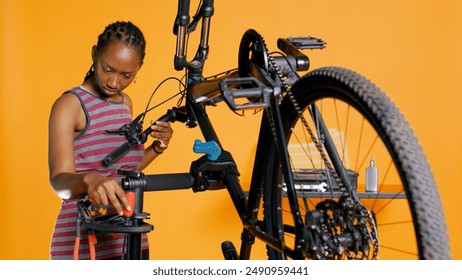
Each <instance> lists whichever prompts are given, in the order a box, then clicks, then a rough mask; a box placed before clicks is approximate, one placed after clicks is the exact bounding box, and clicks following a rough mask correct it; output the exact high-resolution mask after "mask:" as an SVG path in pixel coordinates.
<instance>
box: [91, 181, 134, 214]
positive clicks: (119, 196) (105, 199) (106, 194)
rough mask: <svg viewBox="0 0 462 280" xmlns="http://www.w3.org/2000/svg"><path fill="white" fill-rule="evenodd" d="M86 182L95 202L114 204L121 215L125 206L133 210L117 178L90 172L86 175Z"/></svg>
mask: <svg viewBox="0 0 462 280" xmlns="http://www.w3.org/2000/svg"><path fill="white" fill-rule="evenodd" d="M84 183H85V184H86V185H87V192H88V196H89V198H90V199H91V200H93V202H95V203H97V204H100V205H109V204H112V205H113V206H114V208H115V210H116V211H117V213H118V214H119V215H121V216H122V215H123V207H125V209H127V210H128V211H131V207H130V204H129V203H128V200H127V197H126V196H125V192H124V190H123V189H122V187H121V186H120V185H119V183H118V182H117V181H116V180H114V179H111V178H108V177H104V176H101V175H99V174H96V173H88V174H86V175H85V177H84ZM121 203H122V204H121Z"/></svg>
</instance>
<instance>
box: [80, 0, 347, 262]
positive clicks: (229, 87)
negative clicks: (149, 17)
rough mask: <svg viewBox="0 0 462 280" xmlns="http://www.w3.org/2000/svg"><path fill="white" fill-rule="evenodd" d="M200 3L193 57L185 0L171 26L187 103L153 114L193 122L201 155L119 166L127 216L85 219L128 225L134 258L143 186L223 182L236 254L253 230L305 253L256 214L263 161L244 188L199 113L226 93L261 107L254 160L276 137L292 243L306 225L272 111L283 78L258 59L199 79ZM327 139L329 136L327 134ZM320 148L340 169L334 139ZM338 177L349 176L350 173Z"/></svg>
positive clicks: (302, 63)
mask: <svg viewBox="0 0 462 280" xmlns="http://www.w3.org/2000/svg"><path fill="white" fill-rule="evenodd" d="M199 11H200V12H199V15H200V18H202V30H201V38H200V45H199V48H198V50H197V53H196V55H195V57H194V59H193V60H192V61H190V62H189V61H188V60H187V56H186V53H185V50H186V37H187V33H189V32H190V30H188V29H194V28H195V25H196V24H197V21H198V17H196V18H194V21H193V23H192V24H190V22H189V0H179V4H178V15H177V17H176V20H175V28H174V33H175V35H176V36H177V46H176V53H175V60H174V66H175V69H176V70H178V71H180V70H183V69H186V77H187V81H188V82H187V89H186V103H185V106H183V107H180V108H172V110H169V111H168V112H167V113H166V114H165V115H164V116H162V117H161V118H160V120H163V121H170V122H175V121H180V122H184V123H186V124H187V125H188V126H190V127H194V126H196V125H198V126H199V128H200V130H201V132H202V135H203V137H204V139H205V141H206V142H205V143H196V145H195V147H196V148H197V151H198V152H199V153H205V155H204V156H202V157H201V158H199V159H198V160H196V161H194V162H193V163H192V164H191V169H190V171H189V172H185V173H175V174H157V175H145V174H143V173H140V172H125V173H124V172H121V174H124V175H126V178H124V179H122V187H123V188H124V190H126V191H128V192H135V194H136V202H135V207H134V208H135V209H134V214H133V216H132V217H131V218H126V221H125V223H124V225H123V226H112V227H105V226H101V225H100V224H94V223H93V224H92V223H91V222H90V221H89V223H88V225H87V226H88V227H89V228H92V229H97V230H107V231H113V232H124V233H127V234H128V235H129V238H128V246H127V248H128V249H127V250H128V253H129V254H128V258H129V259H138V258H139V256H140V252H141V249H140V248H141V233H144V232H149V231H151V230H152V229H153V227H152V226H150V225H149V224H146V223H144V221H143V220H144V219H146V218H149V215H147V214H146V213H143V211H142V210H143V194H144V192H149V191H161V190H180V189H189V188H192V189H193V191H194V192H199V191H206V190H211V189H214V190H215V189H223V188H226V189H227V190H228V193H229V196H230V198H231V200H232V201H233V204H234V207H235V210H236V212H237V214H238V215H239V217H240V219H241V222H242V225H243V232H242V236H241V237H242V244H241V248H240V253H239V258H240V259H249V258H250V253H251V247H252V244H253V243H254V241H255V238H258V239H260V240H262V241H263V242H264V243H265V244H267V245H268V246H271V247H272V248H274V249H276V250H278V251H280V252H282V253H284V254H285V255H286V256H288V257H290V258H293V259H300V258H303V257H306V248H304V247H303V246H302V245H300V246H296V247H295V248H296V249H294V250H293V249H290V248H288V247H286V246H285V244H284V242H283V241H281V240H280V239H278V238H275V237H273V236H271V235H269V234H267V233H265V231H264V230H262V228H263V227H262V222H261V221H259V220H258V218H257V214H258V211H256V210H257V209H258V208H259V207H260V202H261V193H262V189H261V188H262V184H261V182H262V181H264V180H265V175H264V174H263V170H262V167H261V166H259V165H258V164H255V165H254V169H253V172H252V178H251V184H250V189H249V192H248V195H247V194H246V193H245V192H244V190H243V188H242V186H241V185H240V183H239V180H238V176H239V171H238V170H237V167H236V164H235V162H234V160H233V158H232V155H231V154H230V153H229V152H228V151H226V150H225V148H224V147H223V146H222V145H221V143H220V139H219V137H218V135H217V134H216V132H215V130H214V128H213V126H212V124H211V122H210V120H209V117H208V115H207V113H206V107H207V105H209V104H215V103H217V102H221V101H226V103H227V104H228V105H229V107H230V108H231V110H245V109H263V111H264V113H263V114H262V120H261V126H260V134H259V139H258V145H257V152H256V158H255V163H257V162H264V161H265V158H261V157H264V156H265V155H266V154H267V153H266V152H265V149H268V146H269V145H270V143H272V141H275V142H276V144H277V149H278V155H279V159H280V162H281V165H282V170H283V176H284V179H285V184H286V185H285V186H284V187H285V188H287V197H288V200H289V204H290V209H291V212H292V215H293V218H294V227H295V232H296V234H295V236H296V237H295V239H296V240H295V242H296V244H303V242H302V240H303V239H304V238H306V232H305V231H306V228H305V226H304V222H303V218H302V216H301V213H300V210H299V208H298V204H297V203H296V200H297V194H296V191H295V187H294V180H293V174H292V171H291V168H290V162H289V155H288V151H287V149H286V140H285V132H284V128H283V125H282V120H281V115H280V112H279V101H280V98H281V97H282V95H283V92H281V91H282V88H283V85H282V83H281V82H280V81H278V80H276V79H274V78H272V77H270V75H268V73H267V71H266V70H265V69H264V66H262V65H258V64H256V63H253V64H252V65H251V67H250V68H251V70H250V71H249V72H250V73H248V75H247V77H242V75H241V74H242V69H238V70H233V71H230V72H228V73H225V74H224V75H221V76H216V77H214V78H212V79H209V80H204V78H203V77H202V71H203V67H204V64H205V61H206V58H207V54H208V36H209V31H210V19H211V17H212V15H213V0H204V1H203V3H202V6H201V8H200V9H199ZM246 35H247V36H248V37H249V38H250V39H249V40H253V39H254V38H253V37H252V36H254V34H253V33H252V32H249V33H248V34H246ZM278 43H281V44H280V49H282V50H283V51H284V52H285V53H287V54H289V55H287V57H284V58H283V59H281V63H282V64H284V63H285V64H290V67H289V68H291V69H292V70H291V71H294V70H293V69H294V68H296V69H302V70H306V69H308V66H309V60H308V58H307V57H306V56H305V55H303V54H301V53H300V52H298V51H297V49H296V48H295V47H293V46H290V43H288V42H278ZM288 44H289V45H288ZM278 45H279V44H278ZM288 46H289V47H288ZM314 48H315V47H314ZM318 48H320V47H318ZM244 58H245V54H244ZM246 59H248V58H246ZM240 67H241V66H240ZM295 79H296V78H295ZM240 98H245V99H252V98H259V99H261V101H259V102H253V103H252V102H250V103H248V104H238V103H237V102H236V101H237V100H239V99H240ZM312 110H313V112H314V115H315V117H316V108H315V107H313V108H312ZM270 120H271V125H270ZM321 124H322V120H321ZM319 131H320V133H323V134H325V136H326V139H327V142H329V139H330V137H329V134H328V132H327V129H326V128H324V127H322V126H321V127H320V130H319ZM150 132H151V131H150V130H149V129H148V130H146V131H145V132H144V133H143V136H142V137H140V138H141V140H138V141H130V143H132V142H133V143H136V142H138V143H139V142H142V143H144V141H146V138H147V137H146V136H147V135H149V133H150ZM271 134H272V135H273V136H274V137H273V138H268V137H267V136H268V135H271ZM330 142H332V141H331V140H330ZM130 147H131V145H128V146H126V147H125V149H129V148H130ZM326 149H327V150H328V153H330V154H331V156H332V157H334V158H337V161H338V164H337V165H336V166H335V169H336V170H337V172H338V174H340V176H341V177H343V176H347V175H346V172H345V170H344V168H343V166H342V165H341V161H340V158H339V156H338V154H337V155H336V154H335V153H336V150H335V147H331V148H329V147H328V146H327V147H326ZM217 151H218V152H217ZM116 153H118V154H119V155H121V154H122V153H123V152H121V151H116ZM114 159H115V158H114V157H110V160H109V162H111V161H112V160H114ZM345 178H346V177H345ZM342 179H344V178H342ZM344 181H346V182H348V181H349V180H344ZM275 187H277V186H275ZM346 187H349V186H346Z"/></svg>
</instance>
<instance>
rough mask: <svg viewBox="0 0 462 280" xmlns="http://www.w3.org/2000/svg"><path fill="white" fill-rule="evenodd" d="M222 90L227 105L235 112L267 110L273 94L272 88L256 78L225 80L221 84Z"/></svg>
mask: <svg viewBox="0 0 462 280" xmlns="http://www.w3.org/2000/svg"><path fill="white" fill-rule="evenodd" d="M220 90H221V92H222V94H223V97H224V99H225V101H226V103H227V104H228V106H229V107H230V108H231V109H232V110H234V111H236V110H245V109H264V108H267V107H268V106H269V103H270V97H271V95H272V94H273V90H272V89H271V88H270V87H268V86H266V85H264V84H263V83H262V82H260V81H259V80H257V79H256V78H254V77H240V78H227V79H224V80H222V81H221V82H220ZM242 101H244V102H242Z"/></svg>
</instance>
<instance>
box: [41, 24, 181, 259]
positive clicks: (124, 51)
mask: <svg viewBox="0 0 462 280" xmlns="http://www.w3.org/2000/svg"><path fill="white" fill-rule="evenodd" d="M145 45H146V43H145V39H144V36H143V34H142V32H141V31H140V30H139V29H138V28H137V27H136V26H135V25H133V24H132V23H131V22H115V23H113V24H110V25H109V26H107V27H106V29H105V30H104V32H103V33H102V34H101V35H99V37H98V42H97V45H95V46H93V49H92V53H91V54H92V60H93V64H92V66H91V68H90V70H89V71H88V73H87V75H86V77H85V79H84V82H83V83H82V84H81V85H80V86H78V87H75V88H73V89H71V90H69V91H66V92H65V93H64V94H63V95H61V96H60V97H59V98H58V99H57V100H56V101H55V103H54V105H53V107H52V110H51V114H50V119H49V170H50V182H51V185H52V187H53V189H54V191H55V192H56V194H57V195H58V196H59V197H60V198H61V199H62V205H61V209H60V212H59V215H58V218H57V221H56V225H55V229H54V232H53V237H52V242H51V259H72V258H74V259H75V258H78V259H89V258H90V248H89V247H90V246H92V245H93V244H94V243H92V242H91V241H92V238H90V240H88V236H87V235H86V234H85V232H83V231H81V232H80V230H79V233H80V234H82V235H81V239H80V246H77V245H78V244H77V243H76V242H75V240H76V235H77V230H78V228H77V208H76V204H77V199H78V198H81V197H85V198H88V199H90V201H92V203H93V205H95V209H106V208H107V209H108V211H115V212H116V213H118V214H119V215H123V210H124V209H126V210H128V211H130V210H131V209H130V205H129V203H128V201H127V198H126V196H125V193H124V191H123V189H122V188H121V186H120V184H119V183H120V180H121V176H120V175H118V174H117V170H118V169H123V170H140V171H141V170H143V169H144V168H145V167H146V166H148V165H149V163H151V162H152V160H154V159H155V158H156V157H157V156H158V155H160V154H162V152H163V151H164V150H165V149H166V148H167V146H168V143H169V141H170V138H171V137H172V133H173V130H172V128H171V127H170V124H169V123H168V122H156V123H153V124H152V129H153V132H152V133H151V136H152V137H153V138H154V141H153V142H152V145H150V146H149V147H147V148H146V149H145V148H144V146H143V145H136V146H135V147H133V149H131V150H130V151H129V152H128V153H127V154H126V155H124V156H123V157H122V158H120V159H119V160H118V161H116V162H115V163H113V164H112V165H110V166H105V165H104V163H103V158H104V157H105V156H106V155H108V154H109V153H111V152H112V151H114V150H115V149H116V148H118V147H119V146H120V145H122V144H123V143H124V142H126V141H127V139H126V137H125V136H124V135H119V134H118V133H114V131H117V130H118V129H119V128H120V127H121V126H122V125H124V124H127V123H130V122H132V118H133V116H132V113H133V112H132V102H131V99H130V97H129V96H128V95H126V94H125V93H124V92H123V90H124V89H125V88H126V87H128V86H129V85H130V83H131V82H132V81H133V79H134V78H135V76H136V74H137V72H138V71H139V69H140V68H141V66H142V65H143V59H144V55H145ZM108 205H109V206H110V207H108ZM91 237H93V236H91ZM95 237H96V242H95V244H94V248H95V256H94V257H95V258H96V259H118V258H119V259H120V258H121V257H122V256H123V252H124V248H123V247H124V236H120V235H114V234H111V233H104V232H96V234H95ZM89 241H90V243H89ZM142 249H143V258H145V259H147V258H148V256H149V252H148V242H147V236H146V234H144V235H143V238H142ZM74 251H75V252H76V255H75V256H73V252H74Z"/></svg>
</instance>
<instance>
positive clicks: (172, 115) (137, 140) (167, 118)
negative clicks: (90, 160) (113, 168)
mask: <svg viewBox="0 0 462 280" xmlns="http://www.w3.org/2000/svg"><path fill="white" fill-rule="evenodd" d="M138 119H139V117H138V118H136V120H138ZM176 119H177V115H176V111H175V110H168V111H167V113H166V114H165V115H163V116H162V117H160V118H159V119H157V121H163V122H173V121H175V120H176ZM141 125H142V121H140V122H133V123H131V124H129V125H128V126H130V127H134V126H139V127H141ZM152 131H153V130H152V127H151V126H149V127H148V128H147V129H146V130H145V131H143V132H140V133H138V134H136V135H135V136H133V135H130V134H126V137H127V142H125V143H124V144H122V145H121V146H120V147H118V148H117V149H116V150H114V151H113V152H112V153H110V154H108V155H107V156H106V157H104V159H103V162H104V164H105V165H106V166H109V165H111V164H113V163H114V162H116V161H117V160H119V159H120V158H121V157H122V156H123V155H125V154H126V153H128V151H130V150H131V149H132V148H133V147H134V146H135V145H137V144H144V143H145V142H146V140H147V139H148V136H149V134H151V133H152Z"/></svg>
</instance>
